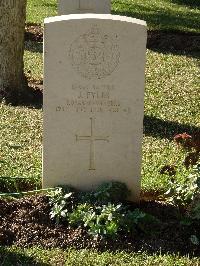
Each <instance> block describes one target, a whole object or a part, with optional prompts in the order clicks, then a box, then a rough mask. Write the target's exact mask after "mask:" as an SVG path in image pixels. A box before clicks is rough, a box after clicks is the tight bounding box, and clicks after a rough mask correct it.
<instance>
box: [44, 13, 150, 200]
mask: <svg viewBox="0 0 200 266" xmlns="http://www.w3.org/2000/svg"><path fill="white" fill-rule="evenodd" d="M44 44H45V45H44V151H43V186H44V187H52V186H56V185H60V184H68V185H71V186H74V187H76V188H79V189H83V190H89V189H93V188H95V187H96V186H97V185H99V184H101V183H102V182H105V181H109V180H115V181H121V182H124V183H126V184H127V186H128V187H129V189H130V190H131V191H132V200H138V198H139V194H140V176H141V145H142V135H143V112H144V106H143V103H144V76H145V75H144V70H145V51H146V24H145V22H144V21H141V20H137V19H133V18H127V17H121V16H113V15H96V14H85V15H69V16H60V17H54V18H47V19H45V41H44Z"/></svg>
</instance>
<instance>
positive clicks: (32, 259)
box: [0, 247, 200, 266]
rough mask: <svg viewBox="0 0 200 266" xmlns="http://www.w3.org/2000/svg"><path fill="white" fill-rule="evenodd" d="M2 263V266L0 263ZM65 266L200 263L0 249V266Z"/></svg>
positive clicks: (196, 261)
mask: <svg viewBox="0 0 200 266" xmlns="http://www.w3.org/2000/svg"><path fill="white" fill-rule="evenodd" d="M2 262H3V263H2ZM22 262H23V265H41V266H48V265H66V266H97V265H98V266H107V265H109V266H140V265H141V266H175V265H177V266H186V265H187V266H199V265H200V259H199V258H197V257H194V258H189V257H186V256H183V257H182V256H179V255H174V254H172V255H169V254H166V255H161V254H153V255H148V254H146V253H144V252H141V253H138V254H136V253H130V254H128V253H125V252H117V253H110V252H103V253H98V252H91V251H89V250H81V251H76V250H72V249H70V250H67V251H62V250H59V249H54V250H42V249H40V248H32V249H25V250H21V249H18V248H16V247H12V248H1V247H0V264H1V265H2V266H8V265H9V266H11V265H22V264H21V263H22Z"/></svg>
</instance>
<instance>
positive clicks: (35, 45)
mask: <svg viewBox="0 0 200 266" xmlns="http://www.w3.org/2000/svg"><path fill="white" fill-rule="evenodd" d="M24 49H25V50H27V51H30V52H32V53H43V43H42V42H35V41H25V42H24Z"/></svg>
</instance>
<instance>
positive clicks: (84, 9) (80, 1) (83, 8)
mask: <svg viewBox="0 0 200 266" xmlns="http://www.w3.org/2000/svg"><path fill="white" fill-rule="evenodd" d="M82 1H83V0H78V10H79V11H85V12H86V11H92V8H91V6H89V7H88V8H85V7H84V6H83V2H82Z"/></svg>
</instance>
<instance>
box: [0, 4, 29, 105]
mask: <svg viewBox="0 0 200 266" xmlns="http://www.w3.org/2000/svg"><path fill="white" fill-rule="evenodd" d="M25 18H26V0H0V99H1V100H2V99H3V98H5V100H9V101H11V102H12V100H13V99H14V100H15V101H18V100H19V98H20V97H21V96H22V95H23V93H24V92H25V87H26V82H25V76H24V71H23V68H24V67H23V54H24V28H25Z"/></svg>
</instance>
